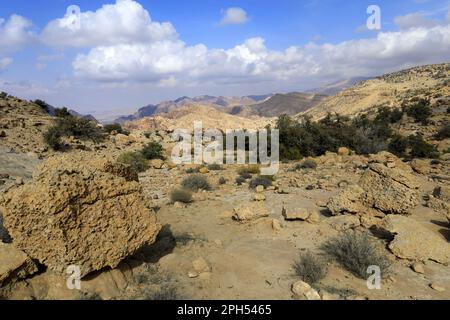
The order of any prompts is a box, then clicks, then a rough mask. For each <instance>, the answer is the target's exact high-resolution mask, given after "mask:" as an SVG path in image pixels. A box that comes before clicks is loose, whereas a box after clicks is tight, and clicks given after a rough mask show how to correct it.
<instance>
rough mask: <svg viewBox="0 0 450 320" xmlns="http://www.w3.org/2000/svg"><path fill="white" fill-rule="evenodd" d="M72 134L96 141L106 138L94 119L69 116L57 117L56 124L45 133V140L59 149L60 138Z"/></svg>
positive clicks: (82, 138)
mask: <svg viewBox="0 0 450 320" xmlns="http://www.w3.org/2000/svg"><path fill="white" fill-rule="evenodd" d="M71 136H73V137H76V138H79V139H81V140H92V141H93V142H95V143H97V142H100V141H102V140H103V139H104V138H105V135H104V133H103V131H102V130H101V129H100V128H99V127H98V126H97V125H96V124H95V123H93V122H92V121H89V120H87V119H81V118H76V117H73V116H67V117H63V118H58V119H56V121H55V125H54V126H53V127H50V128H49V129H48V131H47V132H45V133H44V141H45V142H46V143H47V144H48V145H49V146H50V147H52V148H54V149H55V148H56V149H55V150H57V149H58V148H59V146H60V139H61V138H62V137H71ZM58 145H59V146H58Z"/></svg>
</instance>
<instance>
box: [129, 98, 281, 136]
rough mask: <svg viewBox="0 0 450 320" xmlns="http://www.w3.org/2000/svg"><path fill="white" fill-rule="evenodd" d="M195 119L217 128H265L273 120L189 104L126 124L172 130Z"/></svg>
mask: <svg viewBox="0 0 450 320" xmlns="http://www.w3.org/2000/svg"><path fill="white" fill-rule="evenodd" d="M195 121H201V122H202V123H203V127H204V128H205V129H207V128H217V129H223V130H226V129H240V128H245V129H258V128H264V127H265V126H266V125H267V124H269V123H271V122H272V121H273V120H270V119H267V118H258V117H256V118H253V119H249V118H244V117H239V116H235V115H230V114H226V113H224V112H222V111H219V110H217V109H215V108H213V107H209V106H203V105H197V104H196V105H189V106H185V107H182V108H179V109H176V110H173V111H171V112H169V113H167V114H160V115H156V116H153V117H146V118H143V119H140V120H136V121H129V122H126V123H125V124H124V126H125V128H127V129H128V130H140V131H153V130H165V131H172V130H174V129H176V128H185V129H188V130H189V129H192V128H193V125H194V122H195Z"/></svg>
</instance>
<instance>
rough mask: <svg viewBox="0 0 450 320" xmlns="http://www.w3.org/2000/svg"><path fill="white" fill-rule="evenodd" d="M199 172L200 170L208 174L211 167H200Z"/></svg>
mask: <svg viewBox="0 0 450 320" xmlns="http://www.w3.org/2000/svg"><path fill="white" fill-rule="evenodd" d="M198 172H200V173H202V174H206V173H209V169H208V168H206V167H203V168H200V170H199V171H198Z"/></svg>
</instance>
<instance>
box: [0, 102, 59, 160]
mask: <svg viewBox="0 0 450 320" xmlns="http://www.w3.org/2000/svg"><path fill="white" fill-rule="evenodd" d="M51 121H52V117H51V116H50V115H49V114H48V113H47V112H46V111H45V110H44V109H42V108H41V107H40V106H38V105H36V104H34V103H32V102H29V101H26V100H22V99H19V98H16V97H11V96H5V95H3V96H2V97H0V145H1V146H3V147H7V148H10V149H13V150H14V151H17V152H30V151H33V152H36V151H39V150H41V151H42V150H43V149H44V148H45V146H44V144H43V141H42V132H44V131H45V130H46V128H48V127H49V126H50V124H51Z"/></svg>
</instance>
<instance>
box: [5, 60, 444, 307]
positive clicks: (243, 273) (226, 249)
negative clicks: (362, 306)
mask: <svg viewBox="0 0 450 320" xmlns="http://www.w3.org/2000/svg"><path fill="white" fill-rule="evenodd" d="M196 121H201V122H202V124H203V128H204V129H207V128H215V129H220V130H226V129H246V130H250V129H252V130H262V129H265V128H269V130H270V129H272V130H274V129H277V130H279V138H280V141H279V145H280V159H281V163H280V169H279V171H278V173H276V174H275V175H271V176H265V175H262V174H261V169H262V168H261V166H259V165H238V164H235V165H227V164H207V163H204V164H181V165H180V164H175V163H173V161H172V160H171V152H172V149H173V148H174V146H175V145H176V143H177V141H174V140H173V139H172V133H173V132H174V130H176V129H177V128H186V129H192V128H193V125H194V122H196ZM0 240H1V241H0V297H1V298H2V299H12V300H31V299H33V300H34V299H37V300H54V299H57V300H60V299H69V300H100V299H102V300H116V299H117V300H131V299H138V300H177V299H187V300H191V299H225V300H235V299H257V300H264V299H273V300H290V299H295V300H384V299H387V300H394V299H395V300H396V299H400V300H429V299H450V267H449V265H450V64H449V63H442V64H433V65H422V66H418V67H413V68H411V69H406V70H398V71H397V72H393V73H389V74H385V75H380V76H379V77H373V78H367V79H359V80H357V81H351V82H350V83H349V82H344V85H343V86H339V84H335V85H334V86H331V87H328V88H324V89H323V90H320V89H317V90H314V91H311V92H306V93H298V92H295V93H290V94H268V95H264V96H246V97H233V98H231V97H229V98H227V97H214V96H201V97H197V98H188V97H182V98H180V99H178V100H174V101H166V102H163V103H161V104H158V105H149V106H147V107H144V108H141V109H140V110H139V111H138V112H136V113H135V114H133V115H128V116H127V115H124V116H122V117H120V118H118V119H116V121H114V122H113V124H100V123H98V122H96V120H95V119H94V118H93V117H85V116H82V115H80V114H78V113H73V112H69V110H67V109H65V108H55V107H52V106H50V105H48V104H47V103H45V102H44V101H42V100H33V101H29V100H25V99H21V97H15V96H12V95H9V94H8V93H2V94H1V95H0ZM373 267H375V269H373ZM371 268H372V269H371ZM370 270H372V271H373V270H375V271H374V273H373V272H372V271H370ZM377 272H378V273H377ZM377 274H378V275H379V277H380V279H379V281H378V282H377V279H376V278H375V281H373V282H370V281H371V279H373V278H371V276H373V275H375V276H377ZM77 279H79V280H80V281H79V282H77ZM71 284H72V285H73V286H75V287H76V288H74V287H71ZM369 284H372V286H371V285H369Z"/></svg>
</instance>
